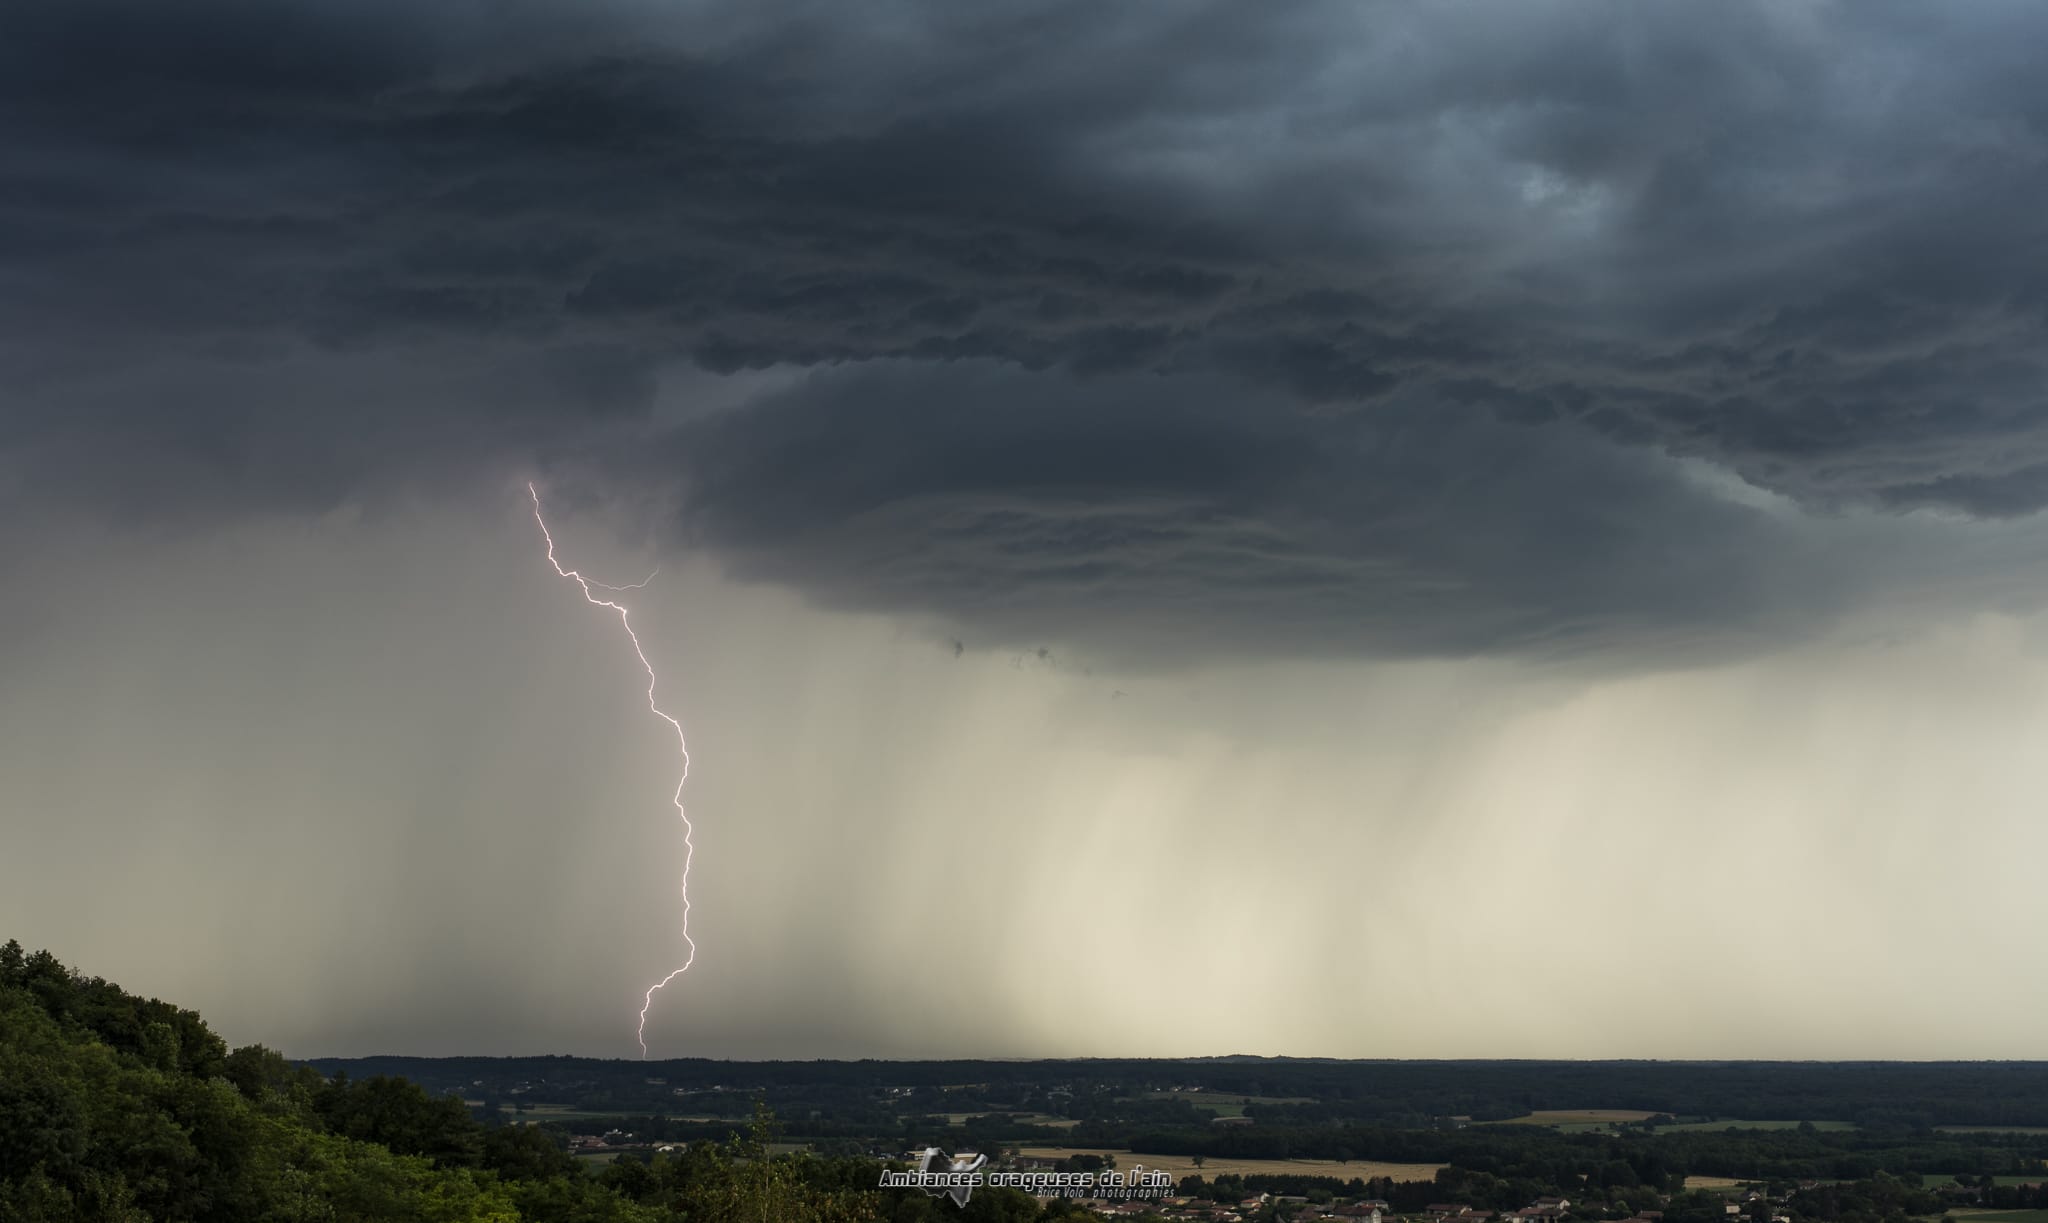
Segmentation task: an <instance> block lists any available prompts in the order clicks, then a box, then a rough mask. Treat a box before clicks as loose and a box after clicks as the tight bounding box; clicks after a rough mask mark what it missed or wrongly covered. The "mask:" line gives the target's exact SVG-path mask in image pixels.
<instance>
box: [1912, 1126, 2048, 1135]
mask: <svg viewBox="0 0 2048 1223" xmlns="http://www.w3.org/2000/svg"><path fill="white" fill-rule="evenodd" d="M1934 1128H1935V1129H1936V1130H1937V1131H1939V1132H1941V1133H1943V1134H2048V1125H1937V1126H1935V1127H1934Z"/></svg>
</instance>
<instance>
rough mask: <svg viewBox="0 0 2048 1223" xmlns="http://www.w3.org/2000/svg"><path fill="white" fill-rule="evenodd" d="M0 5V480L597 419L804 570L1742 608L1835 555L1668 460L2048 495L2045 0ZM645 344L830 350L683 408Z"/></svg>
mask: <svg viewBox="0 0 2048 1223" xmlns="http://www.w3.org/2000/svg"><path fill="white" fill-rule="evenodd" d="M9 25H10V30H9V37H8V38H7V40H6V46H5V48H4V50H0V60H4V72H0V80H4V83H0V135H4V138H5V140H6V141H7V144H8V146H9V148H10V149H12V150H13V153H12V155H11V157H10V159H9V162H10V164H9V166H8V168H7V170H6V171H5V190H4V192H0V234H4V238H0V242H4V248H0V275H4V277H5V279H4V285H5V290H6V291H5V293H4V295H0V310H4V315H0V322H4V324H5V328H4V330H5V336H6V339H5V340H4V342H0V369H4V371H5V374H6V380H7V385H8V389H7V391H6V392H5V408H4V410H5V412H6V414H7V416H8V418H9V419H10V420H11V422H12V426H11V428H10V430H9V434H10V441H9V443H8V445H7V448H6V449H7V456H6V457H7V463H8V468H9V469H11V471H12V472H13V474H14V477H15V480H16V481H17V483H18V484H19V485H20V486H21V487H23V488H25V489H27V490H29V491H30V492H31V493H33V494H35V495H38V496H45V497H49V496H61V497H68V498H73V499H77V498H83V499H85V500H87V501H90V502H97V503H100V504H103V505H123V506H126V507H127V508H128V509H129V510H130V511H132V512H141V510H140V507H142V506H147V507H149V512H151V513H155V514H174V513H177V512H180V511H185V510H201V511H206V512H229V511H231V510H233V509H235V508H237V507H241V508H262V509H268V508H272V507H277V506H287V507H292V508H295V509H297V510H301V511H313V510H320V509H324V508H329V507H331V506H333V505H335V504H339V503H341V502H343V501H346V500H347V499H348V498H349V497H351V496H352V495H355V493H356V492H357V491H358V490H360V489H363V488H365V487H372V486H378V485H380V484H385V483H388V482H389V481H391V480H394V479H404V478H407V477H408V476H410V475H416V474H418V473H420V472H441V471H446V470H448V469H449V468H450V467H462V468H467V469H473V470H480V469H483V468H485V467H489V466H492V465H496V466H499V467H503V466H505V465H507V464H517V463H520V462H525V463H529V464H532V463H539V464H542V465H547V464H555V465H560V464H562V463H565V462H570V461H572V460H575V459H579V458H584V459H591V460H592V461H597V462H608V461H611V459H612V458H613V457H614V456H621V455H626V456H632V458H633V461H632V462H631V463H630V464H626V465H627V466H630V467H631V468H632V470H633V471H634V472H635V473H636V475H637V477H639V478H641V479H644V480H645V481H647V486H648V487H649V488H650V489H657V490H658V489H660V488H662V487H664V486H667V487H673V488H675V489H677V490H678V492H677V494H676V500H677V502H678V503H679V504H680V505H681V506H683V507H685V511H686V512H685V513H684V514H683V515H682V517H681V518H680V519H679V520H677V521H676V522H675V523H674V524H673V525H672V527H671V528H669V529H670V530H671V531H672V532H673V533H674V537H675V538H676V539H678V540H683V539H688V540H692V541H695V542H697V543H701V544H705V545H709V546H711V547H713V548H716V549H720V550H721V551H723V552H725V553H726V554H727V555H728V556H729V559H730V560H731V561H732V563H733V565H734V566H735V568H736V570H738V571H740V572H745V573H749V574H756V575H760V576H764V577H770V578H773V579H774V580H776V581H779V582H786V583H790V584H793V585H795V586H797V587H799V588H801V589H805V590H809V591H811V592H813V593H814V594H816V595H817V596H819V597H821V598H824V599H827V600H831V601H840V602H845V601H852V602H856V603H859V604H862V605H865V606H877V607H891V606H893V607H898V608H902V609H905V610H916V611H937V612H940V613H944V614H948V615H957V616H962V617H967V618H969V619H972V618H973V617H976V616H979V617H982V618H983V619H984V621H985V622H986V623H987V624H988V626H989V627H990V628H991V630H992V631H1000V632H1003V633H1024V634H1028V633H1030V632H1033V631H1037V632H1040V633H1042V634H1045V635H1048V636H1061V635H1065V636H1073V635H1076V634H1082V635H1086V634H1087V633H1089V632H1092V631H1093V630H1094V629H1097V628H1099V629H1101V630H1102V632H1101V633H1100V639H1099V640H1098V641H1097V642H1096V643H1095V644H1098V645H1100V646H1102V647H1103V648H1105V649H1111V648H1120V647H1121V646H1122V645H1129V644H1131V642H1130V641H1129V640H1126V639H1128V638H1130V637H1132V636H1133V634H1130V633H1120V632H1119V631H1118V630H1117V629H1116V624H1117V623H1118V622H1119V621H1122V620H1125V619H1127V618H1128V619H1131V620H1135V619H1136V618H1139V617H1141V616H1145V615H1151V614H1154V613H1159V614H1164V615H1166V616H1167V618H1168V619H1169V620H1171V621H1173V622H1174V624H1175V626H1176V627H1175V628H1174V629H1172V630H1171V631H1162V630H1161V629H1160V628H1158V627H1157V626H1155V627H1154V628H1150V629H1147V630H1144V631H1143V632H1141V633H1138V634H1136V635H1137V636H1142V637H1144V638H1146V639H1147V640H1150V641H1152V642H1154V643H1157V642H1161V641H1165V640H1182V641H1185V642H1189V643H1193V642H1197V641H1199V640H1200V639H1202V638H1203V637H1205V636H1207V637H1210V638H1213V639H1214V640H1215V641H1216V642H1217V643H1218V644H1220V645H1222V646H1225V647H1227V648H1251V643H1252V642H1253V640H1254V639H1255V638H1257V637H1258V636H1259V635H1260V629H1259V627H1258V626H1259V625H1260V624H1264V625H1266V626H1267V627H1266V630H1265V631H1266V635H1267V636H1268V637H1269V638H1272V639H1281V638H1284V639H1287V640H1290V641H1294V642H1296V643H1299V644H1300V646H1301V648H1312V649H1317V650H1364V651H1367V652H1381V653H1386V652H1391V653H1404V652H1443V651H1448V652H1471V651H1476V650H1488V649H1499V650H1509V651H1515V650H1525V649H1535V648H1539V647H1541V646H1542V645H1543V644H1544V643H1556V642H1559V641H1561V640H1565V639H1572V640H1573V641H1574V642H1576V643H1577V644H1576V645H1575V646H1574V648H1575V649H1576V648H1580V647H1581V646H1584V647H1591V648H1596V649H1597V648H1598V647H1600V646H1601V645H1603V644H1607V645H1612V646H1615V647H1617V648H1624V647H1625V648H1637V647H1642V648H1647V649H1656V648H1661V646H1662V645H1663V644H1664V643H1666V642H1667V641H1680V642H1694V641H1697V640H1699V639H1703V638H1716V639H1722V640H1725V641H1740V640H1744V639H1747V638H1749V637H1751V636H1757V637H1768V636H1769V635H1770V634H1772V633H1781V632H1791V631H1795V630H1796V627H1797V626H1798V625H1799V624H1800V623H1801V622H1803V621H1815V620H1819V619H1824V618H1825V617H1826V616H1827V615H1828V614H1830V613H1829V609H1830V607H1831V606H1832V605H1833V604H1834V603H1835V602H1836V600H1837V599H1838V597H1839V596H1840V594H1841V592H1843V591H1845V590H1854V589H1855V588H1856V586H1857V581H1858V580H1859V579H1855V578H1854V577H1853V576H1848V577H1845V576H1844V575H1842V574H1838V573H1829V572H1825V571H1823V570H1816V569H1815V568H1814V556H1815V554H1816V551H1817V550H1826V549H1824V547H1823V545H1825V544H1826V543H1827V540H1826V539H1825V538H1821V537H1820V536H1824V535H1825V532H1824V531H1823V532H1820V535H1819V536H1817V535H1816V532H1815V531H1813V530H1810V529H1807V528H1804V527H1802V526H1801V525H1800V524H1799V523H1797V522H1794V521H1789V520H1788V519H1786V518H1785V517H1784V516H1779V517H1776V518H1773V517H1771V516H1770V515H1767V514H1764V513H1762V512H1760V511H1758V510H1756V509H1755V508H1754V507H1751V506H1745V505H1742V504H1738V503H1737V502H1734V501H1730V500H1729V499H1727V498H1726V497H1717V496H1715V495H1713V494H1712V493H1710V492H1709V491H1705V490H1703V488H1702V486H1701V485H1700V484H1699V483H1698V482H1697V481H1691V480H1688V479H1686V478H1685V476H1684V473H1683V471H1682V470H1681V468H1682V467H1683V466H1684V465H1685V464H1695V465H1703V466H1705V467H1708V468H1711V469H1713V470H1715V471H1719V472H1724V473H1729V475H1730V476H1731V478H1732V481H1733V483H1734V484H1736V485H1747V486H1751V487H1753V488H1754V489H1757V490H1763V491H1764V492H1767V493H1769V494H1771V495H1773V496H1776V497H1779V498H1782V499H1784V500H1785V501H1786V502H1787V503H1788V504H1790V505H1791V506H1793V507H1795V508H1796V509H1798V510H1800V511H1803V512H1810V513H1818V514H1821V515H1823V516H1826V515H1836V516H1839V515H1842V514H1850V515H1878V516H1880V517H1882V516H1885V515H1890V514H1897V513H1900V512H1905V511H1910V510H1914V509H1921V508H1931V509H1936V510H1940V511H1947V512H1953V513H1960V514H1962V515H1966V516H1978V517H1984V516H1990V517H2008V516H2015V515H2027V514H2031V513H2032V512H2034V511H2035V510H2037V509H2039V508H2040V507H2041V506H2042V505H2043V504H2044V501H2048V478H2044V477H2043V475H2042V473H2043V472H2048V428H2044V414H2043V412H2042V386H2043V381H2042V377H2043V372H2044V371H2043V368H2042V358H2041V355H2040V354H2041V351H2042V348H2041V344H2040V339H2041V328H2042V323H2043V321H2044V320H2043V309H2044V304H2048V297H2044V282H2043V279H2042V275H2043V273H2042V270H2041V269H2042V268H2043V267H2044V266H2048V262H2044V259H2043V256H2044V255H2048V249H2044V242H2043V238H2044V233H2043V226H2044V224H2048V222H2043V221H2042V220H2041V219H2040V216H2039V211H2040V210H2039V209H2038V208H2037V207H2036V206H2035V205H2036V204H2037V203H2038V200H2039V199H2040V198H2042V196H2043V194H2044V189H2048V159H2044V147H2048V146H2044V142H2043V128H2042V121H2043V118H2044V114H2048V111H2044V107H2048V87H2044V86H2043V85H2041V84H2040V82H2039V80H2038V74H2035V73H2031V72H2029V71H2028V70H2027V69H2028V65H2027V57H2026V55H2025V52H2024V48H2027V47H2030V46H2034V45H2038V44H2039V41H2040V38H2041V37H2042V36H2043V35H2044V34H2048V29H2044V28H2043V27H2044V25H2048V18H2044V17H2043V16H2042V15H2040V13H2039V12H2038V10H2036V9H2034V8H2031V7H2028V6H2022V5H1985V6H1973V7H1971V8H1969V9H1967V10H1939V11H1937V10H1931V9H1927V8H1926V7H1925V6H1917V5H1909V4H1866V5H1853V6H1850V5H1834V4H1769V5H1766V4H1734V5H1713V6H1702V5H1685V4H1645V5H1630V6H1605V5H1598V4H1531V5H1515V6H1510V7H1503V6H1497V5H1484V4H1445V5H1432V6H1427V7H1419V6H1406V5H1353V4H1343V5H1337V4H1311V5H1300V6H1290V7H1289V8H1288V9H1287V10H1285V11H1284V12H1281V13H1273V12H1269V11H1267V10H1263V9H1259V8H1257V7H1256V6H1246V5H1240V4H1222V3H1210V4H1194V5H1175V6H1135V7H1128V8H1123V9H1119V10H1117V11H1115V12H1114V13H1105V12H1103V10H1101V9H1100V7H1099V6H1094V5H1084V4H1071V3H1070V4H1054V5H1048V6H1030V7H1024V6H995V7H977V8H975V9H973V10H962V11H955V10H951V9H947V8H945V7H944V6H927V5H917V4H901V5H889V6H881V7H864V8H862V9H861V10H859V11H858V12H856V11H854V10H845V9H842V8H837V7H834V6H812V5H798V4H787V5H782V6H774V5H770V6H756V5H744V6H736V5H725V4H699V5H679V6H631V5H623V4H614V5H609V6H595V7H591V8H588V9H578V10H574V11H571V10H567V9H550V8H546V7H542V6H533V5H527V6H518V5H513V6H489V5H476V6H467V7H455V8H450V9H446V10H443V11H440V12H438V13H437V14H436V15H434V16H433V17H426V16H423V15H419V14H416V13H413V12H411V11H410V10H402V9H400V8H398V7H395V6H384V7H380V6H367V7H365V6H348V7H343V6H328V5H315V4H308V3H295V4H287V5H239V4H222V3H203V4H194V5H182V6H177V7H175V8H164V7H162V6H154V5H134V4H110V3H99V2H88V3H80V4H70V5H44V6H30V7H29V8H26V9H24V10H22V11H21V12H18V13H17V14H14V15H12V16H10V18H9ZM678 365H685V366H688V365H694V366H695V367H697V368H699V369H701V370H703V371H706V372H707V373H709V374H713V375H726V374H737V373H741V372H744V371H775V372H788V371H804V370H810V371H815V372H814V373H813V375H812V376H811V377H810V378H809V379H808V380H807V381H806V382H805V383H804V387H803V389H802V390H800V391H791V390H787V389H785V390H782V391H780V392H778V393H777V394H776V395H771V396H769V400H770V402H765V403H764V404H763V405H762V406H761V407H760V410H758V411H755V410H739V411H733V412H728V413H723V414H720V416H719V419H718V420H717V421H716V423H715V426H713V425H708V424H706V423H705V422H703V421H686V422H684V423H683V424H681V425H680V426H679V425H677V424H676V422H675V421H673V420H671V419H667V418H665V417H663V416H662V415H661V414H660V413H658V412H657V411H656V410H655V407H656V401H657V399H658V397H659V396H658V390H657V388H658V387H659V385H660V383H661V377H662V371H664V370H668V369H673V368H675V367H676V366H678ZM706 430H708V433H707V432H706ZM799 451H801V453H799ZM651 454H653V455H664V456H667V458H668V460H669V465H668V468H667V470H663V469H662V468H661V467H660V466H659V465H658V464H655V463H651V462H649V461H647V456H649V455H651ZM830 454H837V455H840V456H846V461H844V462H842V463H841V466H842V467H843V468H846V469H847V471H845V472H844V473H842V475H840V476H838V477H834V476H832V475H829V474H827V473H826V472H825V471H824V470H823V469H822V468H821V467H819V466H818V464H819V463H820V462H821V461H823V459H822V457H821V456H826V455H830ZM851 456H859V457H858V460H857V461H855V460H853V459H852V458H851ZM693 515H695V516H696V517H693ZM1797 516H1798V515H1797V514H1795V515H1794V517H1795V518H1796V517H1797ZM700 519H701V520H700ZM1922 530H1923V528H1921V527H1911V528H1907V532H1908V534H1912V533H1913V532H1915V531H1922ZM1678 541H1683V542H1678ZM1941 550H1942V548H1941V546H1939V545H1937V547H1936V551H1937V552H1939V551H1941ZM1799 574H1806V575H1809V577H1808V578H1807V579H1806V580H1804V581H1802V580H1799V579H1798V577H1797V575H1799ZM1845 583H1846V584H1845ZM1103 592H1107V596H1106V597H1107V598H1108V599H1109V603H1110V614H1108V615H1107V616H1104V615H1098V614H1096V613H1093V612H1091V613H1089V614H1088V615H1087V616H1086V617H1080V618H1077V617H1075V616H1073V615H1071V614H1067V613H1066V612H1064V611H1063V610H1062V609H1063V608H1071V606H1072V605H1073V601H1074V599H1076V598H1082V597H1094V595H1095V594H1098V593H1103ZM1772 592H1775V593H1772Z"/></svg>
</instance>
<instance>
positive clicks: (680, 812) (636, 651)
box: [526, 482, 697, 1059]
mask: <svg viewBox="0 0 2048 1223" xmlns="http://www.w3.org/2000/svg"><path fill="white" fill-rule="evenodd" d="M526 491H527V493H528V495H530V496H531V497H532V498H533V520H534V522H535V523H537V524H538V525H539V526H540V536H541V538H542V539H543V540H545V541H546V542H547V546H548V564H550V565H552V566H554V569H555V573H556V574H558V575H559V576H561V577H565V578H568V579H570V580H571V581H573V582H575V583H576V586H577V588H578V589H580V590H581V591H582V592H583V599H584V601H585V602H587V603H589V604H590V605H591V606H592V607H602V608H606V609H608V610H610V611H615V612H617V613H619V627H620V628H623V629H625V630H626V640H628V641H630V642H632V643H633V656H634V657H636V658H638V659H639V660H640V669H641V670H643V671H645V672H647V708H648V710H649V711H651V712H652V713H653V714H654V716H655V717H657V718H660V719H661V720H662V721H664V722H666V723H668V724H669V726H670V728H671V729H673V730H674V731H675V732H676V750H677V751H678V752H680V753H681V755H682V758H683V768H682V775H681V776H680V777H678V778H677V779H676V792H675V794H674V795H673V796H672V797H671V798H670V800H669V801H670V802H672V803H674V804H675V809H676V816H677V818H679V819H681V820H682V822H683V879H682V901H683V943H684V945H685V946H686V947H687V948H688V951H687V953H686V954H685V955H684V956H683V966H682V967H681V968H678V969H676V970H675V971H673V972H671V973H669V974H668V975H667V976H665V977H663V978H662V979H661V980H659V981H656V982H655V983H654V984H652V985H650V986H648V987H647V992H646V993H645V994H643V995H641V999H640V1025H639V1027H638V1028H637V1029H636V1030H635V1033H634V1035H635V1038H636V1039H638V1040H639V1042H640V1056H641V1057H642V1058H643V1059H644V1058H646V1056H647V1012H648V1011H649V1010H650V1009H652V1008H653V1006H654V994H655V991H656V990H659V989H660V988H661V987H662V986H664V985H667V984H668V983H669V982H671V981H673V980H675V979H676V978H677V977H680V976H682V975H683V974H684V973H686V972H688V971H689V970H690V965H692V964H694V963H696V961H697V943H696V940H694V939H692V938H691V937H690V863H691V860H692V859H694V858H695V857H696V856H697V846H696V843H695V842H694V841H693V840H692V839H691V834H692V832H693V831H694V830H693V829H692V828H691V826H690V813H689V812H687V811H685V810H684V809H683V786H684V785H685V784H686V783H688V781H689V780H690V745H689V744H688V743H687V742H686V741H685V740H684V738H683V724H682V723H681V722H678V721H677V720H676V719H675V717H674V716H673V715H671V714H669V713H667V712H666V711H664V710H663V709H662V708H661V706H660V705H658V704H656V703H655V699H654V688H655V683H656V681H655V678H654V666H653V664H651V663H649V662H648V661H647V651H646V650H644V649H642V648H641V647H640V636H639V634H637V633H635V632H634V631H633V621H632V618H631V617H630V616H629V615H628V614H627V612H626V608H625V605H624V604H621V603H616V602H613V601H612V600H610V599H600V598H598V597H597V595H596V594H594V593H592V592H593V591H598V590H604V591H609V592H611V593H613V594H622V593H624V592H626V591H628V590H640V589H642V588H644V587H645V586H646V585H647V583H649V582H651V581H653V580H654V576H655V574H656V573H660V572H661V570H660V569H659V568H657V569H656V570H655V571H654V573H650V574H648V575H647V576H646V577H645V578H643V579H641V580H640V581H638V582H635V583H634V584H632V585H631V586H609V585H606V584H605V583H603V582H599V581H596V580H594V579H591V578H587V577H584V576H583V575H582V574H581V573H578V572H577V571H576V570H574V569H564V568H562V562H560V561H558V560H556V559H555V537H554V535H553V534H552V533H550V532H549V531H548V524H547V520H546V519H545V518H542V517H541V513H540V491H539V490H538V489H536V488H535V487H534V486H533V484H532V483H530V482H529V483H528V484H527V486H526Z"/></svg>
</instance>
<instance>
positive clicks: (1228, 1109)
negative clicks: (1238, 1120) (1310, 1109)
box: [1145, 1091, 1315, 1117]
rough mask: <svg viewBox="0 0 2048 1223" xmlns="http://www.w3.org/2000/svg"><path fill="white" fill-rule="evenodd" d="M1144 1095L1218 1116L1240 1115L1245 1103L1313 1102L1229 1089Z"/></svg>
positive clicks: (1312, 1102) (1303, 1098)
mask: <svg viewBox="0 0 2048 1223" xmlns="http://www.w3.org/2000/svg"><path fill="white" fill-rule="evenodd" d="M1145 1094H1146V1097H1147V1098H1148V1099H1153V1100H1186V1101H1187V1102H1188V1103H1190V1104H1192V1105H1194V1106H1195V1107H1196V1108H1200V1109H1206V1110H1208V1111H1209V1112H1212V1113H1215V1114H1216V1115H1217V1116H1219V1117H1242V1116H1244V1106H1245V1105H1247V1104H1314V1103H1315V1101H1314V1100H1312V1099H1310V1098H1308V1097H1307V1096H1243V1095H1238V1094H1237V1093H1236V1092H1229V1091H1151V1092H1146V1093H1145Z"/></svg>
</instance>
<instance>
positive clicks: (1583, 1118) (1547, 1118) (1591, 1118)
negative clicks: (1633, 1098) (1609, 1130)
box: [1501, 1108, 1657, 1126]
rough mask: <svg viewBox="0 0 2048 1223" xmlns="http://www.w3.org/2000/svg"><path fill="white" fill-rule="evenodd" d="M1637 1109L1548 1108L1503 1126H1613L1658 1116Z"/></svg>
mask: <svg viewBox="0 0 2048 1223" xmlns="http://www.w3.org/2000/svg"><path fill="white" fill-rule="evenodd" d="M1656 1115H1657V1114H1655V1113H1646V1112H1644V1111H1642V1110H1641V1109H1637V1108H1546V1109H1539V1110H1537V1111H1536V1112H1533V1113H1530V1114H1529V1115H1528V1116H1526V1117H1511V1118H1509V1119H1508V1120H1506V1121H1504V1122H1502V1123H1501V1124H1503V1125H1560V1126H1562V1125H1590V1126H1599V1125H1611V1124H1613V1123H1614V1122H1616V1121H1648V1120H1649V1119H1650V1118H1652V1117H1654V1116H1656Z"/></svg>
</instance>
